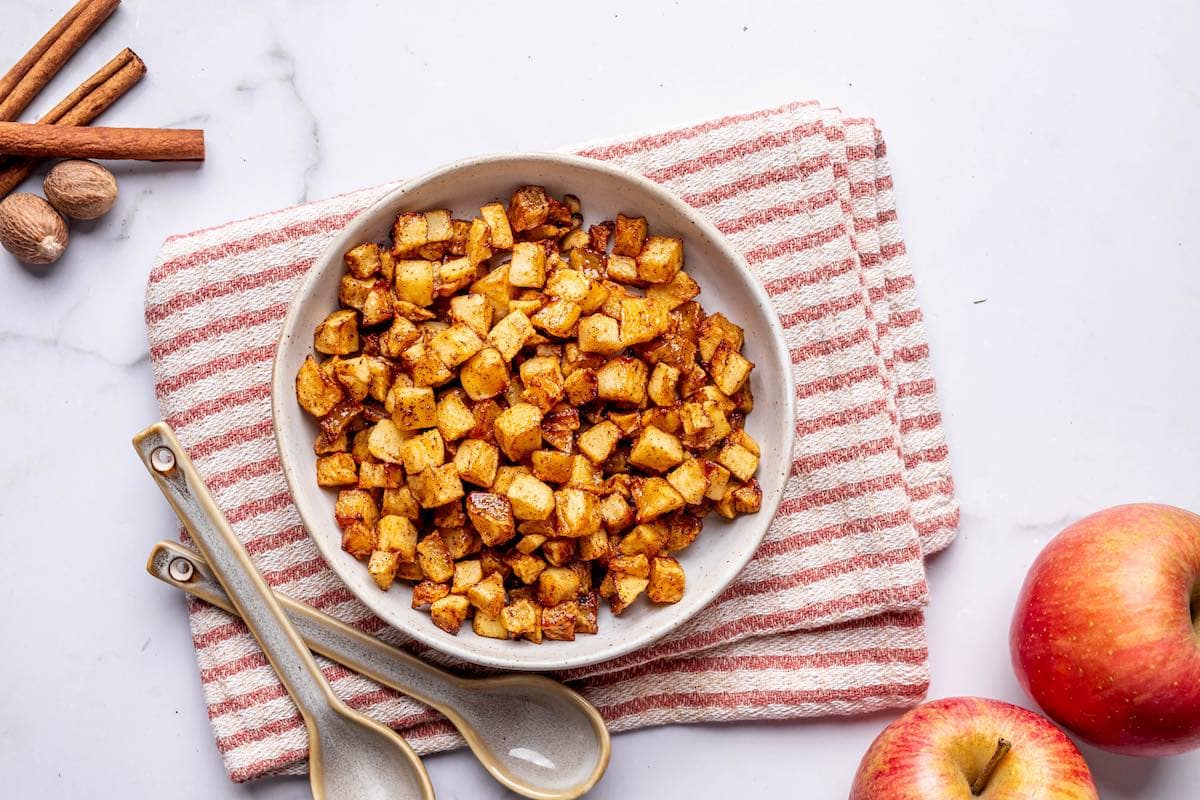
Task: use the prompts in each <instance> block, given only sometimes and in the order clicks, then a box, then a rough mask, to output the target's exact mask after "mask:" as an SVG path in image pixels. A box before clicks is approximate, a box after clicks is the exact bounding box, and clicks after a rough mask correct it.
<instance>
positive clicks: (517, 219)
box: [509, 186, 550, 231]
mask: <svg viewBox="0 0 1200 800" xmlns="http://www.w3.org/2000/svg"><path fill="white" fill-rule="evenodd" d="M547 218H550V200H548V199H547V198H546V190H544V188H542V187H540V186H522V187H521V188H518V190H517V191H516V192H514V193H512V197H511V198H510V199H509V219H510V221H511V222H512V229H514V230H518V231H520V230H530V229H532V228H536V227H538V225H540V224H544V223H545V222H546V219H547Z"/></svg>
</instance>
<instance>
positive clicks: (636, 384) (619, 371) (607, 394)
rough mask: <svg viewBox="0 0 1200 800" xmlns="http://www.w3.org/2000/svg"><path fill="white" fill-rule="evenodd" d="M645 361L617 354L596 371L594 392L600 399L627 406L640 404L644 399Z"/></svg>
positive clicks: (646, 370)
mask: <svg viewBox="0 0 1200 800" xmlns="http://www.w3.org/2000/svg"><path fill="white" fill-rule="evenodd" d="M648 377H649V369H648V368H647V367H646V362H644V361H641V360H640V359H637V358H633V357H631V356H617V357H616V358H612V359H609V360H608V361H607V362H605V364H604V366H602V367H601V368H600V369H599V370H598V371H597V372H596V380H597V385H596V392H597V395H598V396H599V398H600V399H601V400H608V401H610V402H613V403H619V404H621V405H627V406H640V405H641V404H642V403H644V402H645V400H646V380H647V378H648Z"/></svg>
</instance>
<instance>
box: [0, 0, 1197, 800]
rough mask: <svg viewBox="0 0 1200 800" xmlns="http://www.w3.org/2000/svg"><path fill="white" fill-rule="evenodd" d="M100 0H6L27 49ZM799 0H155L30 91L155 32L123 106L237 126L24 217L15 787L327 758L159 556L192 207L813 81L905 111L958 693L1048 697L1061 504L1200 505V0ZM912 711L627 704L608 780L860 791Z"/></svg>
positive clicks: (901, 188)
mask: <svg viewBox="0 0 1200 800" xmlns="http://www.w3.org/2000/svg"><path fill="white" fill-rule="evenodd" d="M66 4H67V3H66V0H61V2H55V3H47V2H45V1H44V0H0V20H2V21H0V28H2V29H3V31H4V36H3V37H2V43H0V61H3V62H5V63H7V62H9V61H11V60H13V59H15V58H16V56H17V55H18V54H19V52H20V51H23V49H24V47H26V46H27V44H28V43H29V42H32V41H33V39H35V38H36V37H37V36H38V35H40V34H41V32H42V31H43V30H44V29H45V28H46V27H47V26H48V25H49V23H50V17H51V16H52V12H50V11H49V10H47V9H46V6H48V5H52V6H65V5H66ZM774 5H775V4H773V3H758V2H739V3H736V4H728V3H715V2H714V3H678V2H677V3H672V4H663V5H661V6H660V5H656V4H652V3H644V2H626V1H625V0H618V1H615V2H609V3H604V4H601V5H599V6H596V5H594V4H593V5H582V4H579V5H576V4H571V3H556V4H552V5H548V6H547V7H546V8H545V9H542V10H536V11H535V10H534V9H533V6H532V5H530V4H525V5H521V4H515V3H508V4H489V6H488V8H486V9H483V8H475V7H474V4H470V3H458V4H449V3H444V4H443V3H427V4H413V6H414V7H413V8H412V9H411V10H409V11H407V12H401V11H400V10H399V4H392V3H384V2H365V1H363V0H342V2H338V3H333V2H315V1H314V2H298V1H293V2H282V1H281V0H274V1H273V2H260V3H248V2H244V1H243V0H220V1H217V0H206V2H202V3H187V4H185V3H182V2H157V3H155V2H149V0H126V2H125V3H124V4H123V6H122V8H121V10H120V11H119V12H118V13H117V15H116V16H115V17H114V18H113V19H112V20H111V21H110V22H109V23H108V25H107V26H106V27H105V28H104V29H103V31H102V32H101V34H100V35H99V36H97V37H96V39H95V41H94V42H93V43H91V44H90V45H89V46H88V47H87V49H86V50H85V51H84V52H83V53H81V54H80V56H79V57H77V59H76V60H75V61H74V62H72V63H71V65H70V66H69V67H68V69H66V70H65V71H64V73H63V74H62V75H61V76H60V77H59V79H57V80H56V81H55V83H54V84H53V86H52V87H51V88H50V90H49V91H47V92H46V93H45V95H44V96H43V97H42V98H40V99H39V100H38V101H37V103H36V105H35V107H34V111H37V112H41V111H43V110H45V109H46V108H48V107H49V106H50V105H51V104H52V103H53V102H55V101H56V100H57V98H58V97H60V96H61V95H62V94H64V93H65V92H66V91H68V90H69V89H70V88H71V87H73V86H74V85H75V84H77V83H78V82H79V80H81V79H82V77H83V76H85V75H87V74H90V72H91V71H92V70H94V69H95V68H96V66H98V65H99V64H100V63H102V62H103V61H104V60H106V59H107V58H108V57H110V56H111V55H112V54H114V53H115V52H116V51H117V50H119V49H120V48H121V47H122V46H125V45H130V46H132V47H133V48H134V49H136V50H137V51H138V52H139V53H140V54H141V55H142V56H143V57H144V58H145V60H146V62H147V63H148V64H149V66H150V75H149V77H148V79H147V80H146V81H145V82H144V83H143V85H142V86H140V87H139V88H138V89H136V90H135V91H134V92H133V93H132V94H131V95H130V96H129V97H127V98H126V99H125V100H123V101H122V102H121V103H120V104H119V106H118V107H117V108H115V109H113V111H112V112H110V113H109V114H108V115H107V116H106V117H105V118H104V119H105V122H107V123H109V124H118V123H125V124H137V125H177V126H202V127H204V128H205V129H206V130H207V134H208V144H209V160H208V162H207V163H205V164H204V165H203V166H202V167H193V166H183V167H164V166H155V165H136V166H122V167H120V168H119V169H118V172H119V178H120V181H121V187H122V197H121V200H120V202H119V204H118V206H117V207H116V209H115V210H114V211H113V212H112V213H111V214H110V215H109V216H108V217H107V218H105V219H102V220H100V221H97V222H95V223H85V224H77V225H75V226H74V228H73V236H74V241H73V242H72V244H71V248H70V251H69V253H68V254H67V255H66V257H65V258H64V259H63V260H62V261H61V262H60V263H58V264H57V265H55V266H54V267H53V268H51V269H49V270H47V271H45V272H37V273H35V272H31V271H27V270H25V269H22V268H21V267H20V266H18V265H17V264H16V263H15V262H13V261H11V260H10V259H8V258H7V256H6V255H3V254H0V298H2V299H0V304H2V308H3V316H2V318H0V374H3V375H4V376H5V380H4V382H3V383H2V384H0V415H2V419H3V425H4V430H5V435H4V438H3V447H0V544H2V548H3V549H2V551H0V602H2V605H3V608H4V609H5V610H4V611H3V612H0V641H2V642H3V643H4V644H3V648H4V658H3V659H0V774H3V775H4V776H5V784H6V786H5V791H4V793H5V795H6V796H11V797H35V796H40V797H93V798H100V797H150V796H157V797H182V798H193V797H194V798H200V797H204V798H246V797H260V798H299V797H304V796H306V791H307V787H306V784H305V783H304V782H302V781H297V780H284V781H274V782H263V783H259V784H256V785H252V786H247V787H239V786H234V785H232V784H230V783H229V782H228V781H227V779H226V778H225V776H224V773H223V771H222V768H221V764H220V761H219V759H218V757H217V753H216V751H215V749H214V747H213V744H212V740H211V738H210V733H209V727H208V722H207V719H206V717H205V713H204V707H203V704H202V702H201V696H200V690H199V683H198V680H197V674H196V666H195V662H194V660H193V657H192V653H191V648H190V647H189V641H188V639H189V637H188V630H187V625H186V622H185V618H184V611H183V603H182V599H181V598H180V597H178V596H175V595H174V594H173V593H172V591H171V590H169V589H167V588H166V587H164V586H161V585H159V584H157V583H155V582H154V581H152V580H151V579H149V578H148V577H146V576H145V574H144V572H143V571H142V564H143V562H144V559H145V556H146V554H147V552H148V549H149V546H150V544H151V543H152V542H153V541H155V540H156V539H158V538H162V537H166V536H170V535H172V534H173V531H174V525H173V524H172V518H171V514H170V512H169V511H168V509H167V507H166V505H165V504H164V503H163V502H162V501H161V498H160V497H159V495H158V493H157V490H156V489H155V488H154V487H153V485H152V484H151V482H150V481H149V480H148V479H147V478H146V476H145V475H144V474H143V473H142V468H141V467H140V466H139V464H138V462H137V461H136V459H135V458H134V456H133V453H132V451H131V449H130V447H129V444H128V442H129V437H130V435H131V434H132V433H134V432H135V431H137V430H138V429H140V428H141V427H142V426H143V425H144V424H146V423H148V422H150V421H153V420H154V419H156V418H157V412H156V406H155V401H154V394H153V391H152V389H151V376H150V369H149V366H148V364H147V356H146V348H147V345H146V340H145V332H144V327H143V323H142V293H143V287H144V282H145V279H146V275H147V272H148V271H149V269H150V266H151V263H152V261H153V259H154V255H155V252H156V250H157V248H158V245H159V242H160V241H161V240H162V239H163V238H164V237H165V236H167V235H168V234H170V233H173V232H176V231H181V230H188V229H192V228H196V227H201V226H206V225H211V224H214V223H218V222H221V221H224V220H226V219H230V218H234V217H238V216H242V215H247V214H251V213H254V212H258V211H264V210H268V209H272V208H275V207H278V206H281V205H285V204H289V203H293V202H297V201H300V200H303V199H305V198H315V197H321V196H325V195H329V194H332V193H336V192H341V191H346V190H349V189H353V188H356V187H359V186H363V185H368V184H374V183H381V182H383V181H386V180H391V179H394V178H397V177H401V176H404V175H406V174H411V173H414V172H416V171H419V170H424V169H426V168H428V167H431V166H434V165H436V164H439V163H441V162H445V161H448V160H451V159H454V158H457V157H460V156H465V155H469V154H474V153H479V152H483V151H503V150H518V149H520V150H537V149H550V148H554V147H557V146H559V145H562V144H565V143H569V142H573V141H579V140H584V139H591V138H596V137H601V136H609V135H616V134H620V133H625V132H629V131H633V130H638V129H642V128H645V127H648V126H661V125H667V124H673V123H686V122H690V121H694V120H697V119H700V118H703V117H706V116H712V115H717V114H720V113H725V112H731V111H738V110H745V109H748V108H755V107H759V106H764V105H768V104H776V103H779V102H783V101H786V100H788V99H793V98H798V97H820V98H822V99H823V100H825V101H826V102H834V103H838V104H840V105H842V106H843V107H844V108H845V109H847V110H848V111H851V112H853V113H865V114H872V115H874V116H876V117H877V118H878V119H879V120H880V122H881V124H882V126H883V128H884V130H885V132H886V135H887V138H888V142H889V145H890V153H891V157H892V166H893V169H894V171H895V176H896V183H897V189H898V196H899V202H900V213H901V220H902V222H903V223H904V226H905V230H906V233H907V236H908V243H909V251H910V253H911V255H912V257H913V259H914V261H915V264H916V269H917V278H918V284H919V289H920V292H921V296H922V298H923V301H924V306H925V311H926V317H927V320H928V326H929V333H930V338H931V339H932V344H933V357H934V361H935V366H936V371H937V376H938V379H939V383H940V387H941V393H942V399H943V404H944V408H945V412H946V414H945V417H946V426H947V430H948V434H949V439H950V445H951V450H952V455H953V458H954V462H955V468H956V471H955V474H956V478H957V481H958V487H959V490H960V493H961V498H962V505H963V524H962V532H961V535H960V537H959V540H958V542H957V543H956V544H955V545H954V546H953V547H952V548H951V549H950V550H949V551H948V552H947V553H946V554H944V555H942V556H941V557H939V558H937V559H936V560H935V561H934V562H933V564H932V565H931V567H930V578H931V582H932V588H933V602H932V606H931V608H930V613H929V616H930V639H931V642H930V647H931V652H932V662H933V675H934V679H933V686H932V690H931V696H934V697H937V696H945V695H952V694H962V693H973V694H983V695H992V696H997V697H1003V698H1007V699H1012V700H1017V701H1021V700H1022V697H1021V695H1020V692H1019V689H1018V687H1017V685H1016V683H1015V681H1014V679H1013V677H1012V674H1011V670H1010V668H1009V666H1008V655H1007V647H1006V632H1007V625H1008V615H1009V612H1010V609H1011V605H1012V602H1013V599H1014V595H1015V592H1016V590H1017V587H1018V586H1019V583H1020V581H1021V578H1022V576H1023V573H1024V570H1025V568H1026V566H1027V565H1028V564H1029V562H1030V561H1031V560H1032V558H1033V557H1034V555H1035V553H1036V552H1037V550H1038V548H1039V547H1040V546H1041V545H1042V544H1043V543H1044V542H1045V541H1046V539H1047V538H1048V537H1049V536H1050V535H1052V534H1053V533H1054V532H1055V531H1056V530H1057V529H1058V528H1060V527H1061V526H1062V525H1063V524H1064V523H1066V522H1067V521H1068V520H1071V519H1074V518H1076V517H1078V516H1080V515H1082V514H1084V513H1087V512H1089V511H1091V510H1094V509H1097V508H1099V507H1103V506H1106V505H1110V504H1114V503H1117V502H1121V501H1128V500H1137V499H1152V500H1158V501H1164V502H1172V503H1176V504H1179V505H1184V506H1191V507H1192V508H1200V495H1198V492H1197V484H1196V476H1197V475H1198V474H1200V447H1198V446H1197V445H1198V444H1200V438H1198V437H1200V415H1198V414H1197V413H1196V400H1195V397H1196V395H1197V393H1198V392H1200V378H1198V377H1197V373H1196V370H1195V363H1196V353H1197V350H1198V349H1200V324H1198V320H1200V315H1198V312H1200V272H1198V271H1197V269H1196V259H1197V254H1198V253H1200V241H1198V240H1197V228H1196V219H1197V216H1196V215H1197V210H1198V208H1200V203H1198V201H1200V196H1198V191H1200V190H1198V189H1197V186H1198V185H1200V184H1198V182H1197V177H1198V176H1200V150H1198V146H1197V139H1196V136H1195V134H1196V131H1197V130H1200V79H1198V76H1200V51H1198V50H1197V48H1196V46H1195V42H1196V41H1197V40H1198V39H1200V7H1198V6H1197V5H1196V4H1195V3H1194V2H1192V1H1191V0H1176V1H1175V2H1158V3H1141V4H1127V3H1117V2H1091V3H1082V2H1071V3H1058V4H1047V3H1041V2H1031V1H1029V0H1017V1H1016V2H1010V3H1004V4H992V5H990V6H982V5H979V4H945V3H937V2H932V1H931V0H919V1H917V2H911V3H905V4H892V5H890V6H886V7H885V6H884V5H883V4H879V5H878V6H876V4H859V3H836V4H821V5H823V6H825V7H824V8H818V7H817V6H818V4H803V6H802V5H801V4H796V5H795V7H794V8H791V9H790V10H783V9H774V8H773V6H774ZM517 7H523V8H529V9H530V11H529V13H528V14H527V17H528V19H520V20H515V19H513V18H512V15H511V14H510V13H509V12H507V11H506V10H505V9H506V8H517ZM522 103H527V104H528V106H527V107H533V108H536V109H537V112H536V113H534V114H530V113H527V112H522V111H520V110H519V109H520V107H521V104H522ZM888 719H889V717H888V716H886V715H885V716H879V717H876V718H871V719H860V720H854V721H849V722H845V721H816V722H803V723H796V724H761V725H737V726H732V727H690V728H689V727H678V728H671V729H663V730H654V731H647V732H641V733H635V734H627V735H622V736H619V737H617V738H616V742H615V752H614V756H613V762H612V768H611V770H610V771H609V774H608V776H607V777H606V778H605V780H604V781H603V783H602V784H601V786H600V788H599V789H598V790H597V791H596V792H595V793H594V795H593V796H595V797H599V798H632V797H649V796H658V797H682V796H691V797H716V796H725V797H729V796H740V797H745V796H751V797H759V796H763V797H766V796H792V795H793V794H794V793H795V792H796V791H797V790H796V788H795V787H797V786H800V787H803V788H802V791H803V794H804V796H806V797H813V798H841V797H845V795H846V792H847V789H848V786H849V783H850V780H851V777H852V774H853V771H854V768H855V765H856V763H857V761H858V759H859V757H860V755H861V753H862V752H863V750H864V749H865V748H866V746H867V744H868V743H869V741H870V740H871V738H872V737H873V736H874V735H875V734H876V733H877V732H878V730H879V729H880V728H881V727H882V726H883V725H884V724H885V723H886V722H887V720H888ZM1086 753H1087V755H1088V757H1089V759H1090V761H1091V764H1092V766H1093V768H1094V770H1095V772H1096V774H1097V776H1098V780H1099V782H1100V785H1101V792H1102V794H1103V796H1104V797H1105V798H1106V799H1107V798H1113V799H1120V798H1135V797H1138V798H1150V797H1153V798H1166V799H1167V800H1175V799H1176V798H1178V799H1179V800H1182V799H1183V798H1188V797H1194V796H1195V786H1196V785H1197V783H1198V782H1200V755H1192V756H1186V757H1179V758H1174V759H1168V760H1162V761H1137V760H1131V759H1123V758H1115V757H1109V756H1104V755H1102V754H1099V753H1097V752H1095V751H1092V750H1087V751H1086ZM428 763H429V768H430V771H431V773H432V776H433V780H434V783H435V784H436V786H437V787H438V789H439V796H440V797H443V798H479V797H496V796H500V795H501V794H502V793H501V792H500V791H499V790H498V789H497V787H496V786H495V784H493V783H491V782H490V781H489V779H488V778H487V777H486V776H485V775H484V773H483V772H482V770H481V769H479V768H478V767H477V766H475V765H474V764H473V763H472V761H471V759H470V758H469V757H468V756H466V755H464V754H461V753H459V754H455V755H449V756H439V757H436V758H431V759H429V762H428Z"/></svg>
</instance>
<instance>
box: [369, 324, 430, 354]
mask: <svg viewBox="0 0 1200 800" xmlns="http://www.w3.org/2000/svg"><path fill="white" fill-rule="evenodd" d="M420 338H421V333H420V331H418V330H417V326H416V325H414V324H412V321H411V320H407V319H405V318H404V317H396V318H395V319H393V320H392V324H391V327H389V328H388V329H387V330H386V331H384V332H383V333H381V334H380V335H379V353H380V355H384V356H387V357H388V358H400V356H401V355H403V353H404V351H405V350H407V349H408V348H410V347H412V346H413V345H414V344H416V341H417V339H420Z"/></svg>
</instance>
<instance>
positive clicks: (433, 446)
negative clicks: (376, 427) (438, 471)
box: [381, 420, 446, 475]
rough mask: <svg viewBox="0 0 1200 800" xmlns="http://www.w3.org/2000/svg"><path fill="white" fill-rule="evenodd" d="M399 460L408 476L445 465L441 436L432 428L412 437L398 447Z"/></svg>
mask: <svg viewBox="0 0 1200 800" xmlns="http://www.w3.org/2000/svg"><path fill="white" fill-rule="evenodd" d="M383 422H388V420H383ZM381 424H382V423H381ZM400 458H401V461H402V462H403V463H404V471H405V472H407V473H408V474H409V475H416V474H417V473H418V472H424V471H425V470H427V469H429V468H431V467H440V466H441V465H442V464H444V463H446V445H445V443H444V442H443V441H442V435H441V434H440V433H438V431H437V429H436V428H434V429H432V430H428V431H424V432H423V433H420V434H417V435H416V436H413V437H412V438H410V439H408V440H406V441H405V442H404V444H402V445H401V446H400Z"/></svg>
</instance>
